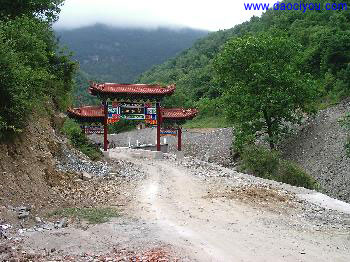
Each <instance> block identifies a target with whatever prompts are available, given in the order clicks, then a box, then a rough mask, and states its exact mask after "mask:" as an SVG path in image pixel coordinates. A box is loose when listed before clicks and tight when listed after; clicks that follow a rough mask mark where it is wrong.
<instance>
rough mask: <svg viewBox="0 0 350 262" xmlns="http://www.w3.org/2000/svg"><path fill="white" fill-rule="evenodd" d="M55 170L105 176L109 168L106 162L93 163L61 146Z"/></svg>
mask: <svg viewBox="0 0 350 262" xmlns="http://www.w3.org/2000/svg"><path fill="white" fill-rule="evenodd" d="M56 168H57V170H58V171H60V172H68V173H77V174H84V173H88V174H90V175H94V176H106V175H107V174H108V173H109V168H108V165H107V163H106V162H102V161H99V162H94V161H91V160H90V159H89V158H88V157H87V156H85V155H84V154H82V153H81V152H79V151H77V150H75V149H73V148H69V147H68V146H67V145H65V144H62V153H61V154H60V155H59V156H58V157H57V165H56Z"/></svg>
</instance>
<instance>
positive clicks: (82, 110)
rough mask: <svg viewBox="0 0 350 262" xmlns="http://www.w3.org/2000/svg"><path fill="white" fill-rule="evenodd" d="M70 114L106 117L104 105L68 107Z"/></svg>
mask: <svg viewBox="0 0 350 262" xmlns="http://www.w3.org/2000/svg"><path fill="white" fill-rule="evenodd" d="M68 114H69V115H75V116H77V117H84V118H85V117H104V109H103V106H84V107H79V108H73V109H71V108H70V109H68Z"/></svg>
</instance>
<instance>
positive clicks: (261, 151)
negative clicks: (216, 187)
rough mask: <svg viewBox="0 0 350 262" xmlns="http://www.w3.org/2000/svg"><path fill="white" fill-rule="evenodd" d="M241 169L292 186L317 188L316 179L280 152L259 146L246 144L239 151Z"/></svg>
mask: <svg viewBox="0 0 350 262" xmlns="http://www.w3.org/2000/svg"><path fill="white" fill-rule="evenodd" d="M241 169H242V171H245V172H248V173H251V174H253V175H255V176H258V177H261V178H266V179H271V180H275V181H278V182H282V183H286V184H290V185H293V186H299V187H305V188H308V189H319V186H318V184H317V182H316V180H315V179H314V178H313V177H311V176H310V175H309V174H307V173H306V172H305V171H304V170H303V169H302V168H300V167H299V166H297V165H296V164H295V163H293V162H291V161H287V160H282V158H281V156H280V154H279V153H278V152H277V151H274V150H268V149H266V148H263V147H259V146H251V145H250V146H246V147H245V148H244V149H243V151H242V153H241Z"/></svg>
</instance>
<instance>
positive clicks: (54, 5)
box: [0, 0, 64, 22]
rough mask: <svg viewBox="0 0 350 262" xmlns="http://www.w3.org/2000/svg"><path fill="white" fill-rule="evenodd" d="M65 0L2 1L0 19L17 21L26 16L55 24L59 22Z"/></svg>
mask: <svg viewBox="0 0 350 262" xmlns="http://www.w3.org/2000/svg"><path fill="white" fill-rule="evenodd" d="M63 1H64V0H30V1H28V0H27V1H23V0H2V1H1V9H0V17H1V18H7V19H15V18H16V17H18V16H22V15H26V16H31V17H32V18H40V19H43V20H46V21H50V22H53V21H55V20H57V18H58V13H59V12H60V6H61V5H62V3H63Z"/></svg>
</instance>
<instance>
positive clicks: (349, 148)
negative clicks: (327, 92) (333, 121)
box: [339, 113, 350, 157]
mask: <svg viewBox="0 0 350 262" xmlns="http://www.w3.org/2000/svg"><path fill="white" fill-rule="evenodd" d="M339 124H340V125H341V126H342V127H343V128H344V129H345V130H346V131H347V137H346V141H345V144H344V147H345V150H346V155H347V156H348V157H350V114H349V113H348V114H346V115H345V116H343V117H342V118H341V119H339Z"/></svg>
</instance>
